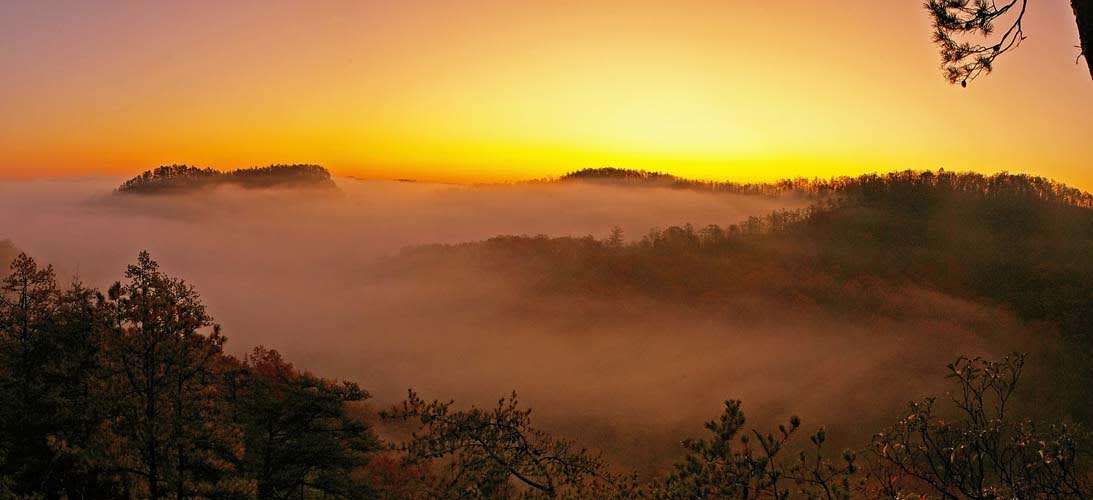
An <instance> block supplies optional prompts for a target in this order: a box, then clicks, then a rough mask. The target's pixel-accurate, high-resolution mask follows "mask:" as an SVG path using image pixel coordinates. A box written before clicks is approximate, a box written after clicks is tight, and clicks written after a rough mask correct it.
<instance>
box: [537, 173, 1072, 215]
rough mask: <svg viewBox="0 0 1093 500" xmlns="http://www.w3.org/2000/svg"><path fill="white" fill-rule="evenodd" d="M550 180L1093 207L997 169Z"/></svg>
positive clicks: (1059, 189) (1056, 186)
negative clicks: (974, 197) (952, 196)
mask: <svg viewBox="0 0 1093 500" xmlns="http://www.w3.org/2000/svg"><path fill="white" fill-rule="evenodd" d="M552 181H553V182H560V183H566V182H594V183H603V184H618V185H628V186H639V187H663V188H671V189H692V190H699V191H712V192H719V193H731V194H748V195H764V196H780V195H784V194H793V193H796V194H804V195H809V196H819V197H823V196H825V195H832V194H846V195H854V196H863V197H865V198H867V199H868V198H871V197H876V196H880V195H881V194H898V193H900V192H903V193H906V192H909V191H912V190H915V191H921V190H924V189H925V190H928V191H932V192H935V193H945V192H959V193H964V194H978V195H982V196H991V197H997V196H1018V197H1028V198H1035V199H1039V200H1041V201H1050V202H1057V203H1061V204H1064V205H1073V206H1079V207H1085V208H1093V194H1090V193H1088V192H1085V191H1082V190H1080V189H1077V188H1074V187H1071V186H1068V185H1066V184H1063V183H1060V182H1056V181H1053V180H1051V179H1048V178H1046V177H1040V176H1033V175H1028V174H1010V173H1008V172H1000V173H997V174H993V175H984V174H979V173H975V172H950V171H946V170H945V169H940V170H938V171H936V172H935V171H931V170H903V171H898V172H889V173H885V174H875V173H873V174H865V175H860V176H857V177H847V176H843V177H832V178H830V179H820V178H813V179H808V178H804V177H798V178H795V179H782V180H778V181H773V182H748V183H741V182H733V181H703V180H695V179H687V178H683V177H677V176H675V175H672V174H667V173H663V172H651V171H646V170H629V169H623V168H612V167H605V168H586V169H582V170H577V171H575V172H570V173H568V174H565V175H563V176H561V177H559V178H556V179H552Z"/></svg>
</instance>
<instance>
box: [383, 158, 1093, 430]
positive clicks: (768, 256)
mask: <svg viewBox="0 0 1093 500" xmlns="http://www.w3.org/2000/svg"><path fill="white" fill-rule="evenodd" d="M586 179H590V180H593V181H597V182H621V183H625V184H635V185H646V184H652V185H666V184H667V185H670V186H675V187H681V186H687V185H688V184H687V183H689V182H690V181H683V180H680V179H678V178H675V177H672V176H668V175H664V174H649V173H645V172H632V171H620V170H613V169H600V170H586V171H581V172H577V173H574V174H570V175H568V176H566V177H564V178H563V179H562V180H561V181H560V182H572V181H575V180H586ZM695 186H697V187H700V188H703V189H721V188H722V187H723V186H724V189H726V190H729V189H735V188H734V187H733V186H738V185H733V184H728V183H725V184H722V183H696V184H695ZM749 189H753V190H754V192H776V191H778V190H781V191H803V192H808V193H830V194H833V195H834V196H830V197H823V198H821V199H818V200H817V202H816V203H815V204H813V205H812V206H811V207H809V208H807V209H803V210H791V211H785V210H784V211H777V212H774V213H771V214H769V215H767V216H765V217H751V218H749V219H748V220H743V221H740V222H738V223H737V224H731V225H729V226H728V227H720V226H707V227H692V226H691V225H690V224H687V225H683V226H675V227H667V228H654V229H652V230H650V231H649V232H648V233H646V234H637V235H622V234H619V233H616V234H613V235H612V236H611V237H608V238H603V239H597V238H594V237H592V236H589V237H585V238H579V237H576V238H574V237H563V238H551V237H546V236H499V237H496V238H492V239H489V240H486V241H481V242H473V243H465V244H461V245H432V246H425V247H417V248H411V249H407V250H406V251H404V252H403V253H402V254H401V255H399V256H397V257H396V258H394V259H393V262H392V263H391V264H392V265H391V266H390V267H388V270H389V272H392V273H400V272H401V273H407V274H410V275H413V274H418V273H421V274H428V273H430V272H431V271H430V270H434V269H443V268H452V267H454V266H466V267H468V268H471V269H479V270H481V271H483V272H489V273H492V274H506V275H510V276H515V277H516V279H517V281H519V282H522V283H525V285H526V286H527V287H528V288H529V289H533V290H536V291H538V293H540V294H542V296H544V297H550V296H555V297H559V296H562V297H571V296H574V295H576V296H587V297H600V298H602V297H618V298H620V299H621V298H625V297H635V296H639V297H646V298H649V299H652V300H656V301H663V302H664V303H672V304H687V305H692V306H696V307H704V306H708V307H712V308H713V309H715V310H723V311H729V310H734V311H744V310H746V309H747V307H746V306H741V304H747V303H749V302H750V301H756V300H765V301H770V302H771V303H775V304H781V307H784V308H785V310H792V311H801V310H817V311H824V312H826V313H830V314H835V315H837V316H839V317H844V318H847V319H853V320H854V321H856V322H870V321H875V320H877V319H878V318H882V319H883V318H899V317H912V316H921V317H938V318H941V317H945V316H947V315H953V314H957V313H955V312H953V311H950V310H946V309H944V308H942V306H939V305H938V304H934V303H932V302H923V300H922V299H921V297H925V296H928V295H930V294H935V293H939V294H943V295H945V296H950V297H959V298H960V299H961V300H969V301H974V302H976V303H981V304H984V305H985V307H1000V308H1003V309H1004V310H1007V311H1012V312H1013V313H1014V314H1016V316H1017V317H1018V318H1020V319H1021V320H1022V321H1024V322H1027V324H1028V325H1029V328H1031V329H1038V328H1046V329H1047V330H1049V331H1052V332H1054V334H1053V336H1052V339H1050V340H1049V339H1044V340H1042V341H1039V342H1042V343H1044V344H1045V345H1046V344H1049V343H1052V342H1055V340H1054V339H1056V338H1057V339H1058V341H1059V342H1061V349H1060V352H1059V353H1058V354H1057V355H1058V359H1057V365H1056V368H1057V369H1058V372H1057V373H1056V375H1057V376H1058V379H1057V380H1056V381H1055V383H1056V387H1065V388H1066V389H1065V391H1066V392H1068V394H1067V395H1066V396H1065V398H1066V399H1068V400H1069V402H1068V406H1069V408H1068V409H1069V411H1070V412H1071V414H1074V415H1076V416H1078V417H1079V418H1081V419H1082V420H1085V421H1093V403H1090V402H1089V401H1093V399H1091V398H1090V396H1091V395H1093V390H1089V389H1086V388H1085V387H1086V386H1085V385H1084V384H1082V383H1081V382H1080V381H1081V380H1088V377H1090V376H1093V367H1091V366H1090V365H1089V363H1087V359H1088V356H1089V355H1091V354H1093V306H1091V304H1093V196H1091V195H1090V194H1089V193H1085V192H1082V191H1080V190H1077V189H1074V188H1071V187H1068V186H1065V185H1063V184H1060V183H1056V182H1053V181H1050V180H1048V179H1044V178H1041V177H1033V176H1027V175H1011V174H998V175H993V176H984V175H980V174H972V173H951V172H928V171H927V172H897V173H891V174H886V175H867V176H862V177H857V178H843V179H833V180H826V181H800V182H797V181H787V182H786V183H774V184H765V185H754V186H753V187H751V188H749ZM680 222H681V223H682V222H684V221H680ZM916 297H920V298H916ZM976 321H978V320H976ZM984 328H986V329H990V327H987V326H985V325H984ZM983 333H984V334H985V335H986V334H989V333H990V332H988V331H983Z"/></svg>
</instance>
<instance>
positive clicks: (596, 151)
mask: <svg viewBox="0 0 1093 500" xmlns="http://www.w3.org/2000/svg"><path fill="white" fill-rule="evenodd" d="M918 4H919V2H891V3H890V4H889V3H886V4H885V5H883V6H881V5H879V4H878V2H875V1H869V0H851V1H840V2H829V3H826V4H824V3H821V2H814V1H805V0H791V1H786V2H724V1H722V2H704V1H687V2H674V3H672V4H671V5H666V4H665V3H663V2H647V1H636V2H635V1H628V2H622V1H604V2H569V1H559V2H522V1H515V2H512V1H501V0H489V1H485V2H475V3H473V4H469V3H466V2H450V1H442V0H432V1H409V2H354V3H345V2H317V3H306V4H305V3H299V4H280V5H266V4H250V3H241V2H240V3H230V4H226V5H225V4H222V3H211V2H179V3H172V4H171V5H149V4H144V3H124V2H112V3H102V4H97V5H91V4H90V3H89V4H77V5H68V6H65V8H63V9H61V8H59V7H58V6H56V5H45V4H37V3H34V4H31V3H28V4H23V5H13V4H5V5H4V6H2V7H0V12H2V13H3V15H2V16H0V42H2V47H3V48H4V50H3V51H0V70H3V71H4V73H5V76H6V78H5V79H4V80H3V81H2V82H0V109H2V110H3V114H4V116H5V118H4V119H3V120H2V121H0V177H4V178H27V177H45V176H58V175H85V174H94V173H106V174H117V175H129V174H133V173H135V172H138V171H141V170H144V169H147V168H151V167H153V166H156V165H159V164H165V163H188V164H196V165H202V166H212V167H216V168H237V167H244V166H252V165H262V164H269V163H289V162H307V163H319V164H323V165H325V166H327V167H328V168H330V169H331V170H333V171H334V172H335V173H337V174H343V175H358V176H365V177H379V178H417V179H423V180H440V181H461V182H494V181H509V180H522V179H529V178H539V177H545V176H553V175H559V174H562V173H565V172H567V171H571V170H576V169H579V168H584V167H596V166H616V167H622V168H635V169H648V170H659V171H666V172H670V173H674V174H677V175H681V176H687V177H696V178H710V179H735V180H744V181H754V180H771V179H776V178H782V177H796V176H806V177H813V176H821V177H829V176H834V175H853V174H857V173H861V172H866V171H885V170H895V169H906V168H915V169H922V168H937V167H945V168H947V169H950V170H965V169H970V170H977V171H982V172H987V173H990V172H995V171H1000V170H1008V171H1021V172H1029V173H1034V174H1039V175H1046V176H1049V177H1053V178H1056V179H1058V180H1061V181H1064V182H1068V183H1071V184H1074V185H1076V186H1078V187H1081V188H1084V189H1093V170H1090V169H1089V168H1088V165H1087V164H1088V161H1089V159H1090V158H1093V141H1090V140H1089V138H1090V137H1093V114H1090V113H1088V108H1089V106H1090V104H1091V103H1093V82H1090V81H1089V78H1088V74H1087V72H1086V69H1085V67H1084V66H1083V65H1084V62H1083V63H1082V64H1083V65H1075V64H1074V57H1075V56H1076V52H1075V50H1076V49H1074V48H1073V47H1074V45H1075V44H1076V40H1077V34H1076V29H1075V27H1074V22H1073V17H1072V14H1071V13H1070V10H1069V7H1068V6H1066V5H1065V2H1054V3H1050V2H1045V3H1041V4H1037V5H1035V6H1033V10H1031V11H1030V13H1029V15H1028V18H1027V21H1026V31H1027V32H1028V33H1029V36H1030V38H1029V39H1028V40H1026V42H1025V44H1024V45H1023V46H1022V47H1021V48H1020V49H1019V50H1017V51H1015V52H1013V53H1012V54H1007V55H1006V56H1004V58H1003V59H1000V60H999V61H998V64H997V68H996V71H995V74H993V75H990V76H989V77H987V78H984V79H981V80H978V81H976V82H973V84H972V85H971V86H970V87H969V88H968V89H960V88H958V87H953V86H950V85H948V84H947V83H945V82H944V81H943V79H942V77H941V75H940V73H939V70H938V68H937V66H938V61H937V59H936V54H935V49H934V47H933V46H932V45H931V44H930V41H929V37H930V32H929V25H928V21H927V19H926V16H925V14H924V12H922V11H921V7H920V6H919V5H918ZM1056 4H1058V5H1056Z"/></svg>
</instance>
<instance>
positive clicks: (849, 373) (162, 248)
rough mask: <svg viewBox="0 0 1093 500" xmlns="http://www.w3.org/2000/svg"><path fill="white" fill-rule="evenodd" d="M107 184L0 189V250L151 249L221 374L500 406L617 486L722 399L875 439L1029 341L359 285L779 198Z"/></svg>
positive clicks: (498, 287) (927, 308) (941, 315)
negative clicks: (284, 365) (480, 249)
mask: <svg viewBox="0 0 1093 500" xmlns="http://www.w3.org/2000/svg"><path fill="white" fill-rule="evenodd" d="M119 182H120V179H113V178H89V179H74V180H50V181H34V182H12V183H3V184H0V239H4V238H7V239H10V240H11V241H12V242H13V243H14V245H15V246H17V247H18V248H19V249H21V250H23V251H25V252H27V253H29V254H31V255H32V256H34V257H35V258H36V259H38V260H39V262H42V263H50V264H53V265H54V266H55V267H56V268H57V269H58V271H59V273H60V274H61V275H62V276H72V275H78V276H79V277H80V279H82V280H83V281H84V282H85V283H87V284H89V285H93V286H98V287H105V286H107V285H108V284H109V283H110V282H112V281H114V280H117V279H120V278H121V276H122V273H123V272H124V268H125V265H126V264H128V263H131V262H132V261H134V259H135V257H136V254H137V252H138V251H139V250H141V249H147V250H149V251H150V252H151V254H152V256H153V257H154V258H155V259H157V260H158V261H159V262H160V264H161V266H162V268H163V269H164V270H165V271H167V272H168V273H169V274H172V275H175V276H179V277H182V278H184V279H186V280H187V281H189V282H191V283H193V284H194V285H195V286H196V287H197V288H198V290H199V291H200V292H201V294H202V296H203V298H204V300H205V302H206V304H207V305H208V308H209V310H210V312H211V313H212V314H213V315H214V316H215V318H216V320H217V321H218V322H219V323H221V324H222V325H223V327H224V331H225V333H226V334H227V336H228V337H229V339H230V342H229V344H228V350H229V351H231V352H234V353H242V352H246V351H248V350H250V349H251V348H252V347H253V346H255V345H259V344H264V345H267V346H270V347H273V348H276V349H278V350H281V351H282V352H283V353H284V354H285V355H286V357H288V358H289V359H291V360H293V361H294V362H295V363H296V364H297V365H298V366H300V367H303V368H307V369H311V370H313V371H315V372H316V373H318V374H321V375H324V376H331V377H340V378H351V379H354V380H356V381H358V382H360V383H361V384H362V386H364V387H366V388H368V389H369V391H371V392H372V393H373V395H374V396H375V397H376V402H377V405H386V404H389V403H391V402H394V401H396V400H397V399H399V398H400V397H401V396H402V395H403V394H404V391H405V389H406V388H408V387H414V388H415V389H417V390H418V391H419V392H420V393H421V394H422V395H423V396H424V397H427V398H434V397H436V398H448V397H453V398H456V399H457V400H459V401H460V402H462V403H477V404H491V402H492V401H495V400H496V398H497V397H499V396H501V395H503V394H506V393H508V392H509V391H511V390H514V389H515V390H517V391H519V393H520V396H521V399H522V400H523V402H524V404H527V405H529V406H531V407H533V408H535V415H536V417H537V418H538V419H539V420H540V422H541V423H542V424H543V426H544V427H546V428H547V429H549V430H555V431H557V432H558V433H560V434H563V435H570V436H573V437H575V438H579V439H581V440H582V441H585V442H587V443H589V444H591V445H593V446H599V447H604V448H610V449H613V450H615V451H614V452H613V453H609V456H611V457H612V458H615V459H618V460H620V461H622V462H629V463H630V464H631V465H636V464H642V463H646V462H647V461H650V460H652V461H653V462H657V461H663V459H665V458H667V457H668V455H671V453H672V452H673V450H674V449H675V448H674V443H675V442H676V441H678V440H679V439H681V438H682V437H684V436H688V435H692V436H693V435H698V434H700V433H701V432H702V431H701V424H702V422H703V421H705V420H707V419H709V418H712V417H713V416H714V415H716V414H717V413H718V411H719V409H720V405H721V401H723V400H724V399H727V398H739V399H743V400H744V408H745V411H747V412H748V413H749V414H750V415H754V416H756V417H757V418H758V419H759V420H766V421H767V422H771V420H770V419H771V418H778V419H781V418H784V417H788V416H789V414H791V413H798V414H800V415H801V416H802V417H804V418H805V426H806V427H809V428H811V427H812V426H814V425H819V424H820V423H827V424H828V425H830V426H835V425H837V423H838V422H839V421H840V420H841V419H844V418H845V417H846V416H847V415H848V414H850V413H854V414H857V416H858V418H859V422H860V421H861V420H860V419H861V418H864V419H865V420H867V421H868V420H870V419H873V420H878V421H879V420H883V419H885V418H888V417H889V416H890V415H891V414H892V412H893V411H895V410H896V409H898V408H899V406H900V405H901V404H902V403H903V402H905V401H906V400H909V399H911V398H916V397H918V396H920V395H922V394H923V393H924V392H927V391H931V390H932V389H933V388H936V386H937V385H938V384H939V383H940V381H941V375H942V373H943V369H944V365H945V363H946V362H948V361H951V358H952V357H953V356H955V355H957V354H960V353H970V354H976V353H984V352H988V351H989V349H988V347H987V345H988V344H989V343H990V342H989V341H990V340H992V339H999V338H1010V339H1019V338H1021V336H1022V333H1021V332H1022V331H1023V329H1025V326H1023V325H1021V324H1019V323H1018V322H1017V321H1016V320H1015V319H1013V318H1012V316H1011V315H1009V314H1008V313H1005V312H1003V311H1000V310H995V309H993V308H990V307H987V306H984V305H980V304H976V303H971V302H967V301H964V300H960V299H956V298H953V297H947V296H944V295H940V294H937V293H933V292H929V291H926V290H902V291H899V292H898V293H893V297H892V298H891V300H892V301H894V302H897V303H900V304H904V305H905V307H906V309H907V310H908V311H912V312H913V314H911V313H908V314H907V315H905V316H903V317H904V318H906V317H916V318H921V319H915V320H913V321H912V320H907V319H885V318H879V319H878V318H871V319H870V320H868V321H862V322H860V323H855V324H847V323H846V322H845V321H841V320H840V321H836V320H834V319H833V318H832V317H831V316H828V315H826V314H824V313H823V311H819V310H815V309H807V308H806V309H801V310H794V309H786V308H785V305H784V304H766V303H758V304H748V305H747V306H746V307H745V306H743V305H742V306H741V307H739V308H729V309H722V310H709V308H702V307H699V306H693V305H691V304H688V303H686V302H682V303H681V302H674V303H665V302H663V301H657V300H654V299H650V298H641V297H634V298H631V299H629V300H620V299H618V298H612V299H607V298H599V297H595V296H556V297H544V296H542V295H538V294H535V293H532V292H530V291H528V290H526V289H525V288H524V287H523V286H521V285H519V284H517V283H515V282H513V281H511V280H509V279H507V277H506V276H505V275H503V274H500V273H491V272H489V270H480V269H462V268H459V263H458V262H453V263H452V267H451V268H447V269H423V270H421V271H420V272H414V273H409V274H405V275H394V276H392V275H384V274H383V273H377V272H376V271H377V269H376V268H375V266H377V265H383V263H385V262H387V260H385V259H384V258H385V257H389V256H391V255H394V254H396V253H397V252H398V251H399V249H400V248H402V247H405V246H408V245H419V244H426V243H454V242H463V241H472V240H480V239H485V238H489V237H491V236H495V235H498V234H529V235H535V234H546V235H550V236H562V235H573V236H584V235H593V236H596V237H597V238H603V237H606V236H607V235H608V234H609V233H610V231H611V228H612V227H613V226H619V227H621V228H622V229H623V230H624V232H625V234H626V235H627V237H628V238H637V237H640V236H641V235H642V234H644V233H645V232H646V231H647V230H649V229H650V228H652V227H658V226H659V227H664V226H668V225H674V224H682V223H686V222H689V223H692V224H694V225H695V226H696V227H702V226H704V225H706V224H720V225H722V226H727V225H729V224H734V223H737V222H739V221H740V220H742V219H746V218H747V217H748V216H750V215H763V214H766V213H768V212H770V211H772V210H776V209H780V208H798V207H802V206H804V204H805V201H804V200H799V199H794V198H778V199H773V198H765V197H753V196H739V195H726V194H713V193H702V192H696V191H687V190H671V189H659V188H634V187H629V188H628V187H613V186H609V185H594V184H584V183H567V184H534V185H515V186H479V187H470V186H452V185H438V184H427V183H408V182H393V181H358V180H352V179H338V180H337V182H338V185H339V187H340V188H341V190H342V193H341V194H339V195H337V196H317V195H314V194H305V193H295V192H286V191H264V190H262V191H259V190H256V191H247V190H239V189H217V190H215V191H209V192H202V193H196V194H190V195H185V196H116V195H113V194H111V189H112V188H113V187H115V186H116V185H117V184H118V183H119ZM982 332H991V335H993V337H990V338H988V337H985V336H984V335H983V333H982ZM994 348H995V349H997V348H998V347H997V346H995V347H994ZM932 392H936V391H932ZM836 395H838V396H836ZM836 397H837V398H838V399H837V400H836ZM836 401H837V402H836ZM757 425H763V424H762V423H758V422H757ZM870 428H872V427H870ZM836 433H837V431H836ZM620 450H625V451H620Z"/></svg>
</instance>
